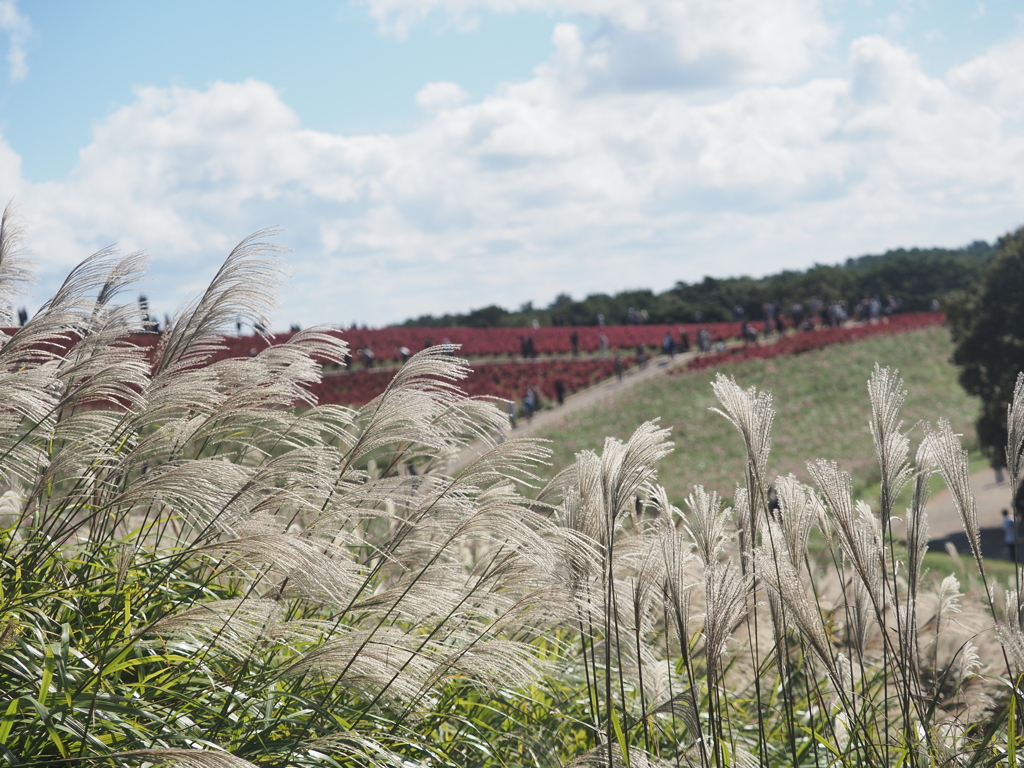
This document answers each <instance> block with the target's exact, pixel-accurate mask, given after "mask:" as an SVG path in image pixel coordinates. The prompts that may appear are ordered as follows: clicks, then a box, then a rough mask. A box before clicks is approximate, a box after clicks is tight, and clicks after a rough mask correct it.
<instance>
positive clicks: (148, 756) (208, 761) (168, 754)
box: [106, 749, 257, 768]
mask: <svg viewBox="0 0 1024 768" xmlns="http://www.w3.org/2000/svg"><path fill="white" fill-rule="evenodd" d="M110 758H118V759H122V760H132V761H139V762H145V763H148V764H149V765H153V766H158V765H166V766H169V768H257V766H256V765H255V764H254V763H250V762H249V761H248V760H243V759H242V758H240V757H235V756H234V755H231V754H228V753H227V752H215V751H214V750H212V749H135V750H132V751H130V752H118V753H117V754H113V755H107V756H106V759H110Z"/></svg>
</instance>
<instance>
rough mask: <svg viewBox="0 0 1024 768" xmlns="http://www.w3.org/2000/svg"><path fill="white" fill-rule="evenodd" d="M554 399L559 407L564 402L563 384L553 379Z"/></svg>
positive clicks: (559, 380)
mask: <svg viewBox="0 0 1024 768" xmlns="http://www.w3.org/2000/svg"><path fill="white" fill-rule="evenodd" d="M555 397H556V398H557V399H558V404H559V405H562V404H563V403H564V402H565V382H564V381H562V380H561V379H555Z"/></svg>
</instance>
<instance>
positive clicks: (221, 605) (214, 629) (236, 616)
mask: <svg viewBox="0 0 1024 768" xmlns="http://www.w3.org/2000/svg"><path fill="white" fill-rule="evenodd" d="M280 613H281V605H280V604H279V603H277V602H276V601H274V600H255V599H241V600H239V599H236V600H218V601H213V602H203V603H200V604H199V605H197V606H195V607H194V608H189V609H187V610H184V611H180V612H179V613H173V614H170V615H169V616H165V617H164V618H162V619H159V620H157V621H155V622H153V623H152V624H150V625H149V627H147V628H146V630H145V634H146V635H151V636H152V635H155V636H157V637H159V638H161V642H167V640H169V639H170V640H173V641H176V642H177V643H180V644H183V645H184V646H185V647H190V648H194V649H199V648H210V649H211V650H213V649H215V650H217V651H223V652H225V653H228V654H231V655H233V656H236V657H240V658H241V657H245V656H246V655H247V654H249V653H250V652H251V651H252V648H253V645H254V644H256V643H258V642H260V641H261V640H262V639H264V638H265V637H266V636H267V635H268V634H269V632H270V630H271V629H272V628H273V626H274V624H275V623H276V622H277V621H278V618H279V616H280Z"/></svg>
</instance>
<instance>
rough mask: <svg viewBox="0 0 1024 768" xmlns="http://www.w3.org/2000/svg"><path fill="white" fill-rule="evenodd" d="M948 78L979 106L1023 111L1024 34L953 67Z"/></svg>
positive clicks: (1017, 111) (958, 89) (1016, 112)
mask: <svg viewBox="0 0 1024 768" xmlns="http://www.w3.org/2000/svg"><path fill="white" fill-rule="evenodd" d="M949 81H950V84H951V85H952V86H953V88H955V89H956V90H957V91H959V92H960V93H962V94H964V95H965V96H967V97H968V98H970V99H971V100H973V101H974V102H976V103H977V104H978V105H980V106H983V107H988V108H995V109H1000V110H1005V111H1007V112H1010V113H1014V114H1020V112H1021V110H1022V109H1024V37H1020V36H1017V37H1014V38H1011V39H1010V40H1007V41H1006V42H1003V43H1000V44H999V45H996V46H993V47H992V48H991V49H990V50H988V51H986V52H985V53H984V54H983V55H981V56H978V57H977V58H975V59H972V60H971V61H969V62H967V63H966V64H963V65H961V66H959V67H956V68H954V69H952V70H950V73H949Z"/></svg>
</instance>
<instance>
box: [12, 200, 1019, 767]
mask: <svg viewBox="0 0 1024 768" xmlns="http://www.w3.org/2000/svg"><path fill="white" fill-rule="evenodd" d="M20 234H21V233H20V231H19V229H18V227H17V226H16V223H15V222H14V221H13V219H12V217H11V216H10V213H9V211H8V212H7V213H5V215H4V217H3V221H2V223H0V315H2V317H0V323H9V322H10V315H11V309H12V301H13V296H14V294H15V291H16V290H17V288H18V284H19V282H22V281H24V280H25V279H27V278H28V276H29V273H28V271H27V268H26V265H25V264H24V262H23V261H22V259H21V254H20V252H19V243H20ZM266 235H267V233H259V234H257V235H256V236H254V237H252V238H249V239H247V240H246V241H244V242H243V243H242V244H241V245H239V246H238V247H237V248H236V249H235V250H234V251H233V252H232V253H231V255H230V256H229V257H228V259H227V261H226V262H225V264H224V265H223V267H222V268H221V269H220V271H219V272H218V273H217V275H216V276H215V278H214V280H213V282H212V283H211V285H210V287H209V288H208V289H207V290H206V291H205V292H204V293H203V294H202V295H200V296H199V297H197V298H196V299H195V300H194V301H192V302H191V303H189V304H188V305H186V306H185V307H184V308H183V309H182V310H180V311H179V312H178V313H177V314H176V315H175V317H174V318H173V319H172V321H171V322H170V323H169V325H168V326H167V328H166V329H165V330H164V331H163V333H162V334H161V335H160V337H159V340H158V341H157V343H156V344H155V346H153V347H140V346H136V345H133V344H132V343H131V339H132V334H134V333H138V332H141V331H142V330H143V327H142V323H141V320H142V318H140V317H139V316H138V310H137V307H136V306H134V305H133V303H131V302H128V303H126V304H123V305H122V304H119V303H118V296H119V294H121V293H123V291H124V290H125V289H126V288H127V287H129V286H130V285H131V284H132V282H133V281H134V280H136V279H137V278H138V277H139V276H140V275H141V272H142V268H143V259H142V257H141V256H139V255H136V254H133V255H130V256H127V257H120V256H118V255H117V254H115V253H114V252H112V251H103V252H100V253H98V254H96V255H95V256H93V257H90V258H89V259H87V260H86V261H85V262H84V263H83V264H82V265H80V266H79V267H78V268H76V269H75V270H74V271H73V272H72V274H71V275H70V276H69V278H68V279H67V280H66V281H65V283H64V285H63V286H62V287H61V289H60V290H59V291H58V293H57V295H56V296H55V297H54V298H53V299H51V300H50V301H49V302H48V303H47V304H46V305H44V307H43V308H42V309H41V310H40V311H39V313H37V314H36V316H34V317H33V318H32V319H31V320H30V321H29V322H28V323H27V324H26V325H25V326H24V327H23V328H21V329H19V330H18V331H17V332H16V333H13V334H11V335H6V334H5V335H4V336H3V337H2V338H0V420H2V422H3V424H2V429H0V484H2V487H0V491H2V492H3V496H2V499H0V588H2V591H0V755H2V757H3V758H4V759H5V760H6V761H7V763H9V764H11V765H21V766H42V765H59V764H66V765H72V764H78V763H82V762H84V763H88V764H93V763H103V764H115V765H140V764H141V765H145V764H168V765H179V766H185V767H186V768H220V767H221V766H223V767H224V768H237V767H240V766H250V765H260V766H286V765H296V766H301V765H309V766H313V765H316V766H323V765H334V766H341V765H345V766H348V765H374V766H386V765H393V766H403V767H404V766H414V765H451V766H456V765H457V766H471V765H477V766H505V765H552V766H553V765H560V764H566V763H572V764H576V765H626V766H629V767H632V766H644V765H674V766H680V765H697V766H702V768H708V767H710V766H726V765H729V766H732V765H754V764H760V765H779V764H794V765H815V766H825V765H867V764H871V765H878V764H886V765H922V766H924V765H932V764H936V765H946V764H950V765H952V764H968V763H970V762H972V761H973V762H974V763H975V764H990V763H992V762H993V761H995V760H1006V759H1009V760H1010V761H1011V762H1012V761H1014V760H1016V749H1017V747H1018V743H1019V741H1020V739H1019V733H1020V714H1021V710H1020V707H1019V705H1018V704H1019V696H1020V694H1019V689H1020V679H1021V677H1020V676H1021V672H1022V670H1024V628H1022V624H1024V611H1022V610H1021V602H1020V601H1021V597H1020V596H1021V593H1022V590H1021V582H1020V577H1019V575H1018V576H1017V577H1015V579H1014V581H1013V583H1011V584H1010V585H1009V591H1006V590H998V589H996V585H995V584H993V583H990V582H989V581H988V580H987V576H986V574H985V570H984V569H985V562H984V559H983V558H982V557H981V554H980V549H978V547H977V539H978V537H977V515H976V512H975V510H974V502H973V498H972V497H971V495H970V488H969V485H968V484H967V483H966V461H965V458H964V456H963V453H962V452H961V451H960V449H959V446H958V444H957V438H956V436H955V435H953V434H952V433H951V431H950V429H949V427H948V425H945V424H943V423H942V422H939V426H938V427H937V428H935V429H931V428H926V429H925V431H924V435H925V436H924V439H923V440H922V441H921V442H920V445H919V447H918V449H917V451H916V453H915V455H914V456H913V458H911V453H910V439H909V435H908V433H906V432H904V431H903V426H902V424H901V422H900V418H899V413H900V407H901V405H902V397H903V395H902V392H901V382H900V380H899V378H898V375H897V374H896V373H895V372H893V371H889V370H885V369H877V370H876V371H875V373H874V374H873V376H872V377H871V380H870V382H869V387H868V389H869V396H870V398H871V402H872V406H873V411H872V420H871V424H870V428H871V434H872V437H873V440H874V444H875V448H876V451H877V453H878V456H879V469H880V473H881V493H880V502H879V505H878V508H877V509H875V508H872V507H870V506H869V505H868V504H866V503H864V502H861V501H858V500H855V499H853V498H851V495H850V478H849V476H848V475H846V474H844V473H843V472H841V471H840V470H839V469H838V468H837V466H836V465H835V464H833V463H830V462H827V461H815V462H812V463H811V464H809V465H808V472H809V475H810V476H811V478H812V479H813V482H814V486H813V487H812V486H808V485H805V484H804V483H802V482H801V481H799V480H798V479H797V478H795V477H793V476H786V477H778V478H776V477H772V475H771V435H772V426H773V418H774V412H773V409H772V403H771V397H770V395H769V394H768V393H765V392H756V391H753V390H744V389H742V388H741V387H739V386H738V385H737V384H736V383H735V382H734V381H733V380H731V379H727V378H724V377H719V379H718V380H717V382H716V384H715V393H716V395H717V396H718V398H719V400H720V403H721V413H722V415H723V416H724V417H725V418H727V419H729V421H730V422H731V423H732V424H733V425H734V426H735V427H736V429H737V431H738V433H739V439H741V440H742V441H743V443H744V445H745V446H746V449H747V456H748V460H747V466H746V472H745V474H744V477H743V478H742V479H741V482H740V483H739V484H738V486H737V488H736V492H735V494H734V498H733V500H732V505H731V506H726V504H725V502H724V501H723V500H722V499H721V498H719V497H718V496H716V495H715V494H710V493H707V492H705V490H704V489H703V488H700V487H696V488H694V489H693V491H692V493H691V494H690V496H689V497H688V498H687V499H686V500H685V505H684V506H685V511H684V510H681V509H679V508H677V507H676V506H674V505H673V504H672V503H671V501H670V499H669V498H668V496H667V494H666V493H665V491H664V489H662V488H661V487H660V486H659V485H658V484H657V473H656V464H657V461H658V460H659V459H660V458H662V457H664V456H665V455H666V454H667V453H668V452H669V451H670V450H671V444H670V443H669V442H668V439H667V438H668V434H669V433H668V431H667V430H664V429H662V428H660V427H659V426H658V425H657V424H646V425H644V426H643V427H641V428H640V429H639V430H637V432H636V433H635V434H634V435H633V436H632V438H631V439H630V440H628V441H626V442H620V441H617V440H608V441H607V442H606V443H605V446H604V449H603V451H602V453H601V455H597V454H596V453H593V452H583V453H581V454H579V455H578V456H577V458H576V462H575V463H574V464H573V465H572V466H571V467H570V468H569V469H568V470H566V471H564V472H562V473H560V474H558V475H557V476H556V477H554V478H553V479H551V480H550V482H547V483H546V484H545V483H543V482H542V481H541V480H540V474H541V473H542V470H543V468H544V462H545V459H546V457H547V455H548V454H547V450H546V448H545V447H544V445H543V444H541V443H540V442H538V441H529V440H520V441H508V442H497V441H495V440H493V439H492V436H493V435H496V434H503V432H504V431H507V426H508V425H507V423H506V416H505V415H504V411H503V409H502V408H500V407H497V405H496V404H495V403H494V402H491V401H489V400H487V399H479V398H467V397H465V396H464V395H463V394H462V393H461V392H460V390H459V388H458V383H459V381H460V380H461V379H462V378H463V377H465V375H466V374H467V372H468V367H467V364H466V363H465V362H464V361H461V360H459V359H458V358H455V357H452V356H451V355H450V354H448V352H449V350H447V349H430V350H425V351H424V352H422V353H420V354H418V355H415V356H414V357H413V358H412V359H411V360H410V361H409V362H408V363H407V364H406V365H405V366H404V367H403V368H402V369H401V371H400V372H399V373H398V375H396V376H395V378H394V380H393V381H392V382H391V384H390V385H389V387H388V389H387V390H386V391H385V392H384V393H383V394H382V395H381V396H380V397H378V398H377V399H375V400H374V401H373V402H371V403H369V404H368V405H366V406H364V407H363V408H360V409H349V408H343V407H339V406H324V405H318V404H317V403H316V402H315V400H314V398H312V397H311V395H310V394H309V391H310V390H309V388H310V386H311V385H312V384H314V383H315V382H317V381H318V379H319V376H320V372H321V366H322V365H323V364H325V363H332V362H334V363H337V362H341V361H342V360H343V359H344V357H345V354H346V351H347V350H346V347H345V344H344V342H342V341H340V340H339V339H338V338H337V337H336V336H335V335H332V334H330V333H328V332H327V331H328V330H329V329H328V328H318V329H312V330H309V331H304V332H301V333H298V334H295V335H294V336H292V337H291V338H290V339H289V341H288V342H287V343H285V344H281V345H275V346H268V347H267V348H266V349H264V350H263V351H262V352H260V353H259V354H258V355H257V356H256V357H253V358H246V359H224V360H216V361H214V355H215V353H216V352H217V351H218V348H219V344H220V339H221V338H222V337H221V334H222V333H223V332H224V329H225V328H227V327H229V326H230V325H232V324H234V323H235V322H236V319H237V318H240V317H241V318H244V319H245V322H247V323H249V324H250V325H251V326H252V327H254V328H265V327H268V325H269V318H268V317H267V315H268V314H269V313H270V311H271V310H272V308H273V306H274V294H273V291H274V288H275V285H276V282H277V279H278V274H279V269H280V267H279V263H278V261H277V259H276V256H275V248H274V247H273V246H272V245H271V244H269V243H267V242H266V241H265V237H266ZM1009 417H1010V435H1011V445H1010V446H1008V451H1007V458H1008V467H1009V468H1010V469H1011V475H1012V476H1013V477H1014V478H1015V479H1014V483H1016V470H1017V469H1019V464H1020V461H1021V453H1022V450H1024V384H1020V385H1019V386H1018V392H1017V397H1016V398H1015V400H1014V405H1013V406H1012V408H1011V411H1010V414H1009ZM474 441H482V443H483V445H484V449H483V450H482V451H480V452H479V455H478V457H477V458H476V459H475V460H474V461H473V462H472V463H471V464H469V465H468V466H467V467H465V469H462V470H461V471H459V472H456V473H449V472H448V470H447V467H448V466H450V465H451V460H452V459H453V458H454V457H455V456H457V455H458V454H459V453H460V452H461V451H463V450H464V449H466V448H467V446H469V445H470V444H472V443H474ZM937 472H938V473H941V474H942V475H943V477H944V478H945V479H946V482H947V483H948V484H949V485H950V487H951V489H952V490H953V493H954V497H955V499H956V503H957V508H958V510H959V511H960V513H961V516H962V518H963V520H964V524H965V527H966V529H967V532H968V536H969V540H970V541H971V542H972V546H973V547H974V551H973V554H974V556H975V560H976V565H977V567H978V569H979V587H978V588H977V589H976V590H975V592H980V593H981V596H980V598H979V596H978V595H977V594H975V593H969V594H965V593H963V592H962V591H961V585H960V583H959V581H958V580H957V579H956V578H955V577H953V576H949V577H947V578H945V579H944V580H942V581H941V582H939V581H938V580H935V579H930V578H928V577H927V576H926V574H925V573H924V571H923V556H924V552H925V549H926V547H927V541H928V536H927V521H926V516H925V511H924V510H925V505H926V502H927V491H928V480H929V479H930V478H931V477H932V476H933V475H934V474H935V473H937ZM908 486H909V487H910V488H911V491H912V494H911V497H912V498H911V502H910V507H909V509H907V510H906V511H904V510H900V509H897V508H896V504H897V500H898V499H899V498H901V496H900V493H901V491H902V490H903V489H904V488H905V487H908ZM1014 487H1015V486H1014ZM901 516H902V519H901ZM896 524H898V525H900V526H901V529H900V530H899V531H897V530H895V528H896ZM1004 592H1005V594H1003V593H1004Z"/></svg>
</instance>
